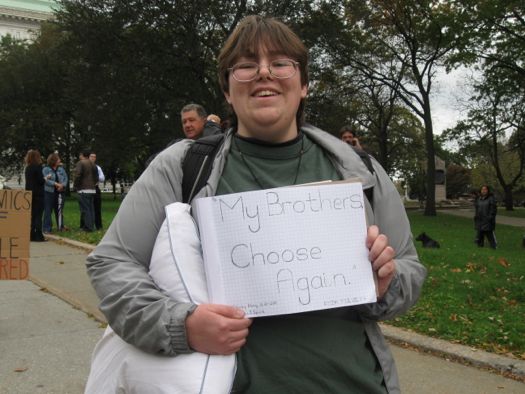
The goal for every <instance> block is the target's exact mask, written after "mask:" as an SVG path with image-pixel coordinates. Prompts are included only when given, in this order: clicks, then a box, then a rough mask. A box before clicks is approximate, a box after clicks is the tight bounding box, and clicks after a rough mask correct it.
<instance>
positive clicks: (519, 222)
mask: <svg viewBox="0 0 525 394" xmlns="http://www.w3.org/2000/svg"><path fill="white" fill-rule="evenodd" d="M500 209H501V208H500ZM438 213H444V214H446V215H453V216H460V217H463V218H468V219H472V220H473V221H474V209H473V208H460V209H439V210H438ZM496 224H505V225H507V226H514V227H521V228H522V230H525V219H523V218H515V217H511V216H505V215H496Z"/></svg>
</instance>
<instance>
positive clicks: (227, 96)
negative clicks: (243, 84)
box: [222, 92, 232, 105]
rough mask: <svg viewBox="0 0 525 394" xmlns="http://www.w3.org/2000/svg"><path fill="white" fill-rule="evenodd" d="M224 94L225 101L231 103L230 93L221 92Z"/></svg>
mask: <svg viewBox="0 0 525 394" xmlns="http://www.w3.org/2000/svg"><path fill="white" fill-rule="evenodd" d="M222 93H223V94H224V98H225V99H226V101H227V102H228V104H230V105H231V104H232V102H231V100H230V94H229V93H228V92H222Z"/></svg>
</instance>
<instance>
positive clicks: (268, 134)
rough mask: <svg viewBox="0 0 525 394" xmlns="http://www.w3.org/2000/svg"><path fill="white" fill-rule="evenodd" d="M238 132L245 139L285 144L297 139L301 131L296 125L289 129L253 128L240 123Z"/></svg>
mask: <svg viewBox="0 0 525 394" xmlns="http://www.w3.org/2000/svg"><path fill="white" fill-rule="evenodd" d="M237 134H238V135H239V136H240V137H242V138H245V139H248V140H254V141H258V142H262V143H267V144H272V145H274V144H283V143H286V142H289V141H293V140H295V139H296V138H297V137H298V135H299V131H298V129H297V127H296V126H295V125H293V126H292V127H290V128H289V129H287V130H275V131H274V130H265V129H262V130H252V129H248V128H246V127H243V126H242V125H239V127H238V129H237Z"/></svg>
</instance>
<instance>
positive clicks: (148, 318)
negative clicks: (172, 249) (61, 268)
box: [87, 141, 195, 356]
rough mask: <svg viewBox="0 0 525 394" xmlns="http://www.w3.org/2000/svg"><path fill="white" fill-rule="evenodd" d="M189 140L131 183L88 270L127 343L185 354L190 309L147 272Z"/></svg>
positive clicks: (177, 195) (177, 191)
mask: <svg viewBox="0 0 525 394" xmlns="http://www.w3.org/2000/svg"><path fill="white" fill-rule="evenodd" d="M187 146H188V142H187V141H186V142H181V143H179V144H175V145H173V146H172V147H170V148H168V149H166V150H165V151H163V152H162V153H161V154H159V155H158V156H157V157H156V158H155V160H154V161H153V162H152V163H151V164H150V165H149V166H148V168H147V169H146V171H145V172H144V173H143V175H142V176H141V177H140V178H139V179H138V180H137V181H136V182H135V183H134V185H133V186H132V188H131V189H130V191H129V193H128V194H127V195H126V197H125V198H124V200H123V202H122V204H121V206H120V209H119V211H118V213H117V215H116V217H115V219H114V220H113V222H112V223H111V226H110V227H109V229H108V231H107V233H106V234H105V236H104V238H103V239H102V241H101V242H100V243H99V245H98V246H97V248H96V249H95V250H94V251H93V252H92V253H91V254H90V255H89V256H88V258H87V269H88V274H89V276H90V278H91V282H92V284H93V287H94V288H95V290H96V292H97V294H98V296H99V298H100V300H101V303H100V309H101V311H102V313H104V315H105V316H106V318H107V319H108V322H109V325H110V326H111V328H112V329H113V330H114V331H115V332H116V333H117V334H118V335H119V336H120V337H121V338H122V339H124V340H125V341H126V342H128V343H130V344H133V345H135V346H136V347H138V348H140V349H142V350H144V351H146V352H148V353H155V354H164V355H169V356H174V355H177V354H180V353H189V352H191V351H192V350H191V349H190V348H189V347H188V345H187V340H186V331H185V319H186V317H187V316H188V314H189V313H191V312H192V311H193V310H194V309H195V305H193V304H189V303H177V302H175V301H174V300H173V299H171V298H169V297H168V296H166V295H165V294H163V293H162V292H161V291H160V290H159V288H158V287H157V286H156V285H155V283H154V282H153V280H152V279H151V277H150V276H149V274H148V271H149V263H150V259H151V254H152V250H153V246H154V243H155V239H156V237H157V234H158V232H159V230H160V228H161V225H162V222H163V220H164V218H165V211H164V207H165V206H166V205H168V204H170V203H172V202H175V201H181V194H182V192H181V188H180V184H181V180H182V169H181V161H182V157H183V156H184V154H185V150H186V148H187Z"/></svg>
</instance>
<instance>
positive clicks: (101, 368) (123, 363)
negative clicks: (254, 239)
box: [85, 203, 236, 394]
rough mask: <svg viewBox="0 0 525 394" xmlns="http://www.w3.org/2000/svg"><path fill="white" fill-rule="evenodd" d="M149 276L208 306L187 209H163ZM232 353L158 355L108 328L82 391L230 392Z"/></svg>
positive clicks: (196, 238) (168, 289)
mask: <svg viewBox="0 0 525 394" xmlns="http://www.w3.org/2000/svg"><path fill="white" fill-rule="evenodd" d="M165 211H166V219H165V220H164V223H163V224H162V227H161V229H160V231H159V234H158V236H157V239H156V241H155V246H154V248H153V254H152V256H151V263H150V271H149V274H150V276H151V277H152V278H153V280H154V282H155V283H156V284H157V286H159V288H160V289H161V290H162V291H163V292H164V293H166V294H167V295H169V296H170V297H171V298H173V299H174V300H176V301H180V302H193V303H195V304H201V303H207V302H208V291H207V288H206V277H205V274H204V266H203V261H202V249H201V244H200V239H199V235H198V230H197V227H196V225H195V222H194V221H193V218H192V216H191V214H190V205H188V204H182V203H173V204H170V205H168V206H166V208H165ZM235 363H236V361H235V355H229V356H211V355H208V354H203V353H191V354H182V355H179V356H176V357H166V356H157V355H153V354H149V353H145V352H143V351H142V350H140V349H138V348H136V347H134V346H133V345H130V344H128V343H126V342H124V341H123V340H122V339H121V338H120V337H119V336H118V335H117V334H115V332H114V331H113V330H112V329H111V327H109V326H108V328H107V329H106V331H105V333H104V335H103V337H102V339H101V340H100V341H99V342H98V344H97V345H96V347H95V350H94V352H93V356H92V360H91V371H90V374H89V378H88V382H87V385H86V391H85V392H86V393H87V394H91V393H137V394H139V393H140V394H143V393H148V394H153V393H170V394H173V393H181V394H182V393H184V394H192V393H203V394H212V393H213V394H215V393H217V394H222V393H229V392H230V390H231V387H232V384H233V379H234V377H235V370H236V364H235Z"/></svg>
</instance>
